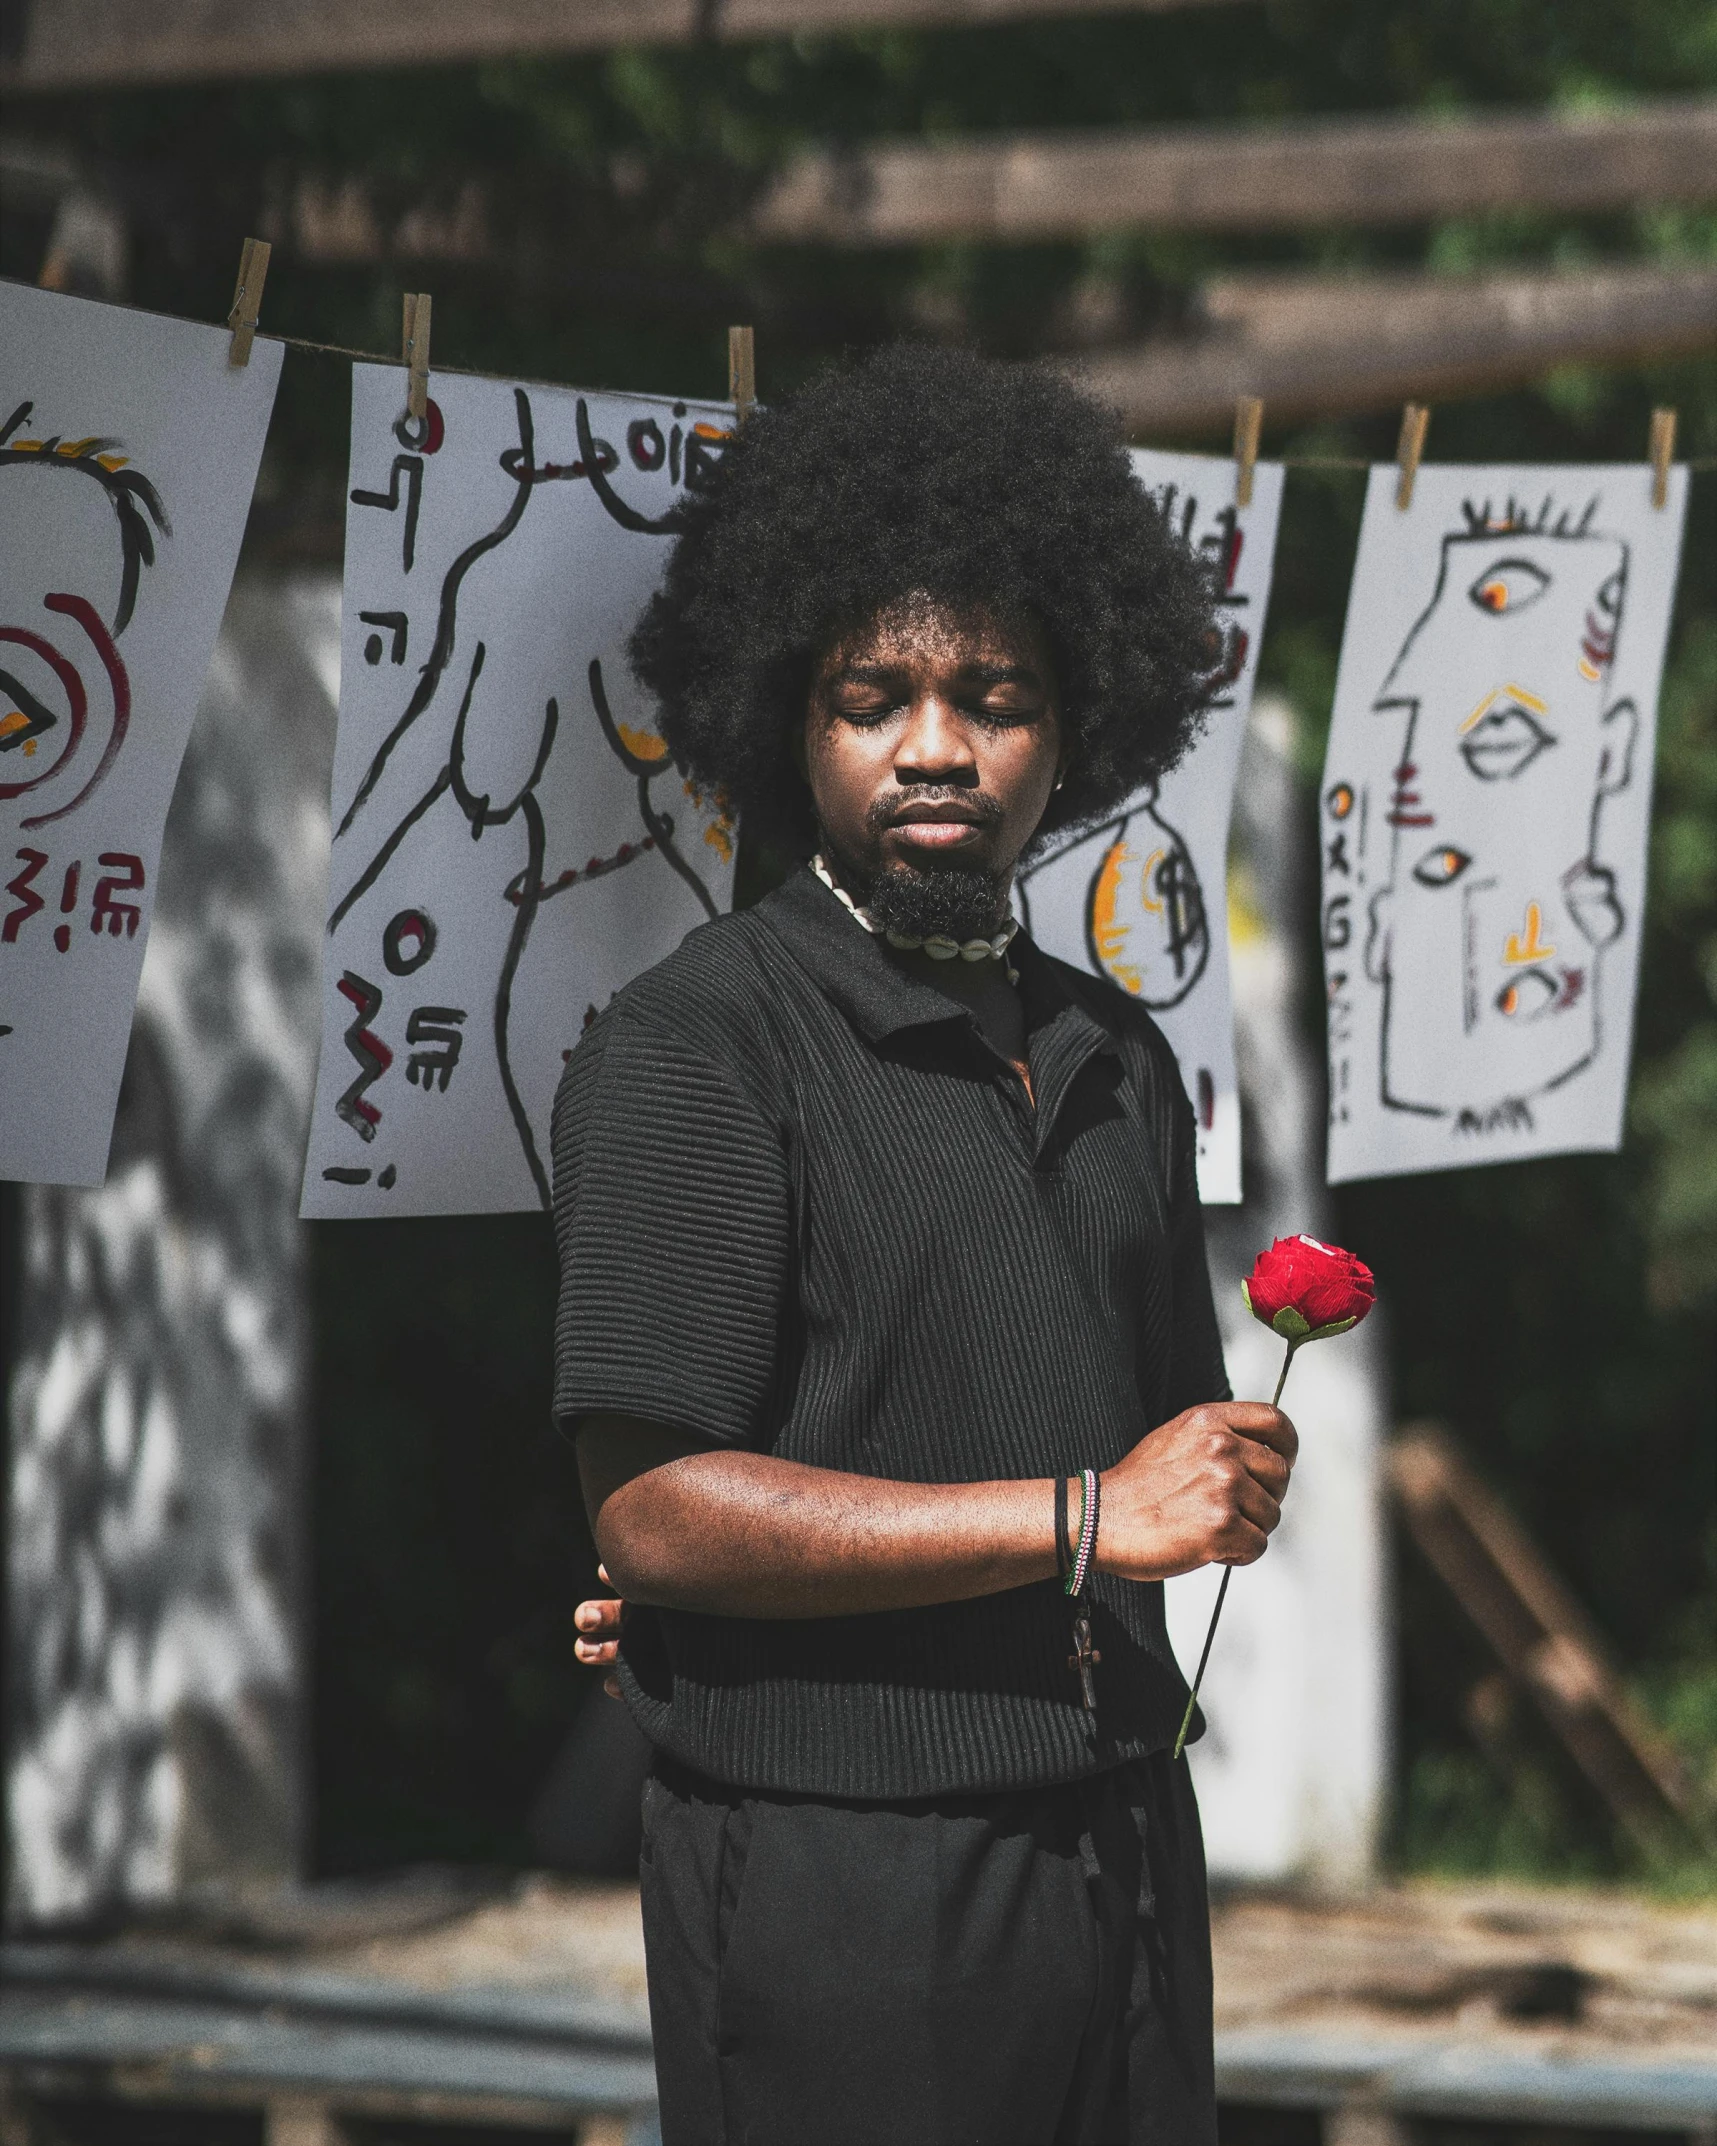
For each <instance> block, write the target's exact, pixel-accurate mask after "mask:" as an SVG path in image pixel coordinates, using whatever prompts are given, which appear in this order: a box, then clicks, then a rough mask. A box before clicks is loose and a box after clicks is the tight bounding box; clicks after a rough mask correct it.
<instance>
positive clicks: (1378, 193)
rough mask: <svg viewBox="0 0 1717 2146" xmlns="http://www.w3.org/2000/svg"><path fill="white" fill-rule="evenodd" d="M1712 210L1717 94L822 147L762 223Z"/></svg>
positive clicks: (845, 233)
mask: <svg viewBox="0 0 1717 2146" xmlns="http://www.w3.org/2000/svg"><path fill="white" fill-rule="evenodd" d="M1714 199H1717V98H1709V97H1703V98H1663V99H1658V100H1656V101H1654V102H1651V103H1649V104H1646V105H1642V106H1636V107H1635V108H1634V109H1633V110H1631V111H1626V112H1604V113H1552V112H1486V113H1470V114H1468V115H1466V116H1465V117H1462V118H1458V119H1447V120H1436V119H1427V118H1425V117H1424V116H1422V115H1421V114H1417V113H1387V114H1382V115H1378V116H1374V117H1369V118H1363V119H1311V120H1307V119H1296V120H1285V121H1281V122H1278V123H1276V124H1273V125H1271V126H1268V127H1263V126H1255V125H1248V126H1201V127H1163V128H1155V129H1151V130H1149V131H1145V130H1133V131H1130V132H1126V133H1120V132H1097V131H1092V132H1090V133H1079V134H1071V133H1069V134H1018V135H1007V136H1001V137H997V138H993V139H988V140H976V141H955V142H916V141H915V142H890V143H877V144H874V145H872V146H870V147H868V148H857V149H853V150H851V151H833V150H814V151H808V152H806V153H805V154H804V155H802V156H800V157H798V158H796V159H795V160H794V161H793V162H792V163H790V164H789V165H788V166H787V167H786V169H785V170H784V171H783V172H782V174H781V176H780V178H779V179H778V180H777V181H776V183H775V184H774V186H773V187H772V188H771V189H770V191H769V192H768V193H767V194H766V195H765V196H764V198H763V199H762V201H761V202H760V203H759V204H758V206H757V208H756V210H755V211H754V212H753V215H752V218H751V222H750V229H751V231H752V232H753V233H754V234H755V235H756V236H758V237H760V238H767V239H777V240H795V241H814V242H816V243H819V244H822V245H835V246H902V245H923V244H927V243H933V242H936V241H938V240H947V239H991V240H997V241H1008V240H1014V241H1019V240H1029V239H1055V238H1078V237H1081V236H1083V235H1085V234H1087V233H1089V232H1093V231H1111V230H1123V229H1127V228H1144V227H1155V228H1157V229H1161V230H1177V231H1268V230H1293V229H1297V228H1300V227H1302V226H1317V225H1336V224H1395V223H1416V222H1427V221H1431V220H1434V219H1437V218H1442V217H1449V216H1471V215H1478V214H1482V213H1483V212H1484V211H1486V210H1490V209H1503V208H1508V209H1544V210H1550V211H1553V212H1557V213H1565V214H1572V213H1575V212H1585V211H1591V210H1603V209H1625V208H1633V207H1636V206H1638V205H1639V204H1641V203H1644V202H1652V201H1710V200H1714Z"/></svg>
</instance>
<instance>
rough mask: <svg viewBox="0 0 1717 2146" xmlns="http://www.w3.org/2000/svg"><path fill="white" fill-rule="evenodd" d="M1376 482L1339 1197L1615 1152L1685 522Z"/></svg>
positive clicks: (1348, 749)
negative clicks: (1662, 692)
mask: <svg viewBox="0 0 1717 2146" xmlns="http://www.w3.org/2000/svg"><path fill="white" fill-rule="evenodd" d="M1395 479H1396V473H1395V471H1394V469H1393V468H1392V467H1387V466H1380V467H1377V468H1374V469H1373V470H1372V472H1371V477H1370V483H1369V487H1368V490H1367V493H1366V502H1365V519H1364V522H1363V524H1362V527H1361V531H1360V540H1359V556H1358V559H1357V562H1356V564H1355V569H1354V577H1353V588H1352V593H1351V595H1350V596H1349V599H1348V612H1347V625H1346V630H1345V632H1344V635H1343V639H1342V652H1341V667H1340V671H1339V674H1338V679H1337V685H1336V701H1335V713H1334V718H1333V721H1332V725H1331V730H1330V741H1329V752H1328V757H1327V760H1326V763H1325V768H1324V783H1323V794H1322V799H1321V803H1320V822H1321V830H1322V878H1323V943H1324V969H1325V984H1326V989H1327V995H1328V1001H1329V1052H1330V1144H1329V1177H1330V1182H1331V1183H1332V1184H1336V1183H1340V1182H1341V1181H1343V1180H1344V1179H1347V1178H1356V1177H1388V1176H1395V1175H1400V1174H1405V1173H1409V1172H1413V1171H1420V1170H1446V1169H1453V1168H1457V1167H1460V1166H1463V1165H1466V1164H1469V1163H1478V1162H1511V1161H1515V1160H1518V1159H1519V1158H1521V1157H1523V1156H1529V1155H1557V1154H1567V1153H1570V1152H1574V1151H1577V1150H1581V1149H1614V1148H1616V1147H1619V1146H1620V1144H1621V1133H1622V1111H1623V1104H1624V1101H1625V1098H1626V1091H1627V1074H1628V1057H1629V1047H1630V1043H1631V1033H1632V1025H1633V1004H1634V991H1635V985H1636V981H1637V977H1638V970H1639V949H1640V917H1641V912H1642V909H1643V906H1644V898H1645V869H1646V843H1647V835H1648V830H1649V823H1650V813H1651V771H1652V756H1653V743H1654V738H1655V733H1656V723H1657V694H1658V685H1659V682H1660V680H1661V677H1662V673H1663V657H1664V646H1665V642H1666V640H1667V637H1668V631H1669V617H1670V606H1671V602H1672V599H1673V596H1674V590H1675V574H1676V564H1677V559H1678V555H1679V551H1680V542H1681V525H1682V518H1683V514H1684V511H1685V507H1686V497H1687V479H1686V472H1685V471H1684V470H1676V471H1672V472H1671V476H1670V487H1669V495H1668V502H1667V504H1666V505H1665V506H1664V507H1662V508H1654V507H1653V506H1652V503H1651V471H1650V470H1649V469H1648V468H1645V467H1632V466H1626V465H1624V466H1619V467H1618V466H1613V465H1612V466H1610V467H1604V468H1567V467H1563V468H1553V469H1527V468H1462V467H1454V466H1442V467H1432V468H1424V469H1421V471H1420V472H1419V478H1418V483H1417V486H1416V488H1415V492H1414V497H1413V503H1412V506H1411V507H1410V508H1409V509H1408V510H1406V511H1405V512H1403V511H1401V510H1400V509H1398V508H1397V507H1396V505H1395V501H1394V488H1395Z"/></svg>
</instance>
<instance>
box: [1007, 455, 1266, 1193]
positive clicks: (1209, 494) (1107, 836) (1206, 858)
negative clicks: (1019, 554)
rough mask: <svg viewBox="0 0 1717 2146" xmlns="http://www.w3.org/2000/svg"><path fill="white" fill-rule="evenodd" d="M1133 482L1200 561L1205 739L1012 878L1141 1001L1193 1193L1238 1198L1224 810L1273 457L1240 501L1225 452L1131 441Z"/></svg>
mask: <svg viewBox="0 0 1717 2146" xmlns="http://www.w3.org/2000/svg"><path fill="white" fill-rule="evenodd" d="M1132 460H1133V468H1134V471H1135V472H1136V474H1137V476H1138V479H1139V482H1140V483H1141V484H1143V485H1144V486H1145V487H1146V489H1147V490H1148V491H1149V492H1151V493H1152V495H1153V496H1154V497H1155V498H1157V499H1158V500H1160V501H1161V502H1162V504H1163V506H1164V508H1165V510H1166V511H1167V513H1168V515H1169V517H1170V519H1171V521H1172V522H1173V524H1174V526H1175V527H1176V528H1177V529H1178V530H1179V532H1180V533H1181V535H1182V536H1183V538H1184V539H1185V541H1186V542H1187V543H1189V544H1191V545H1192V546H1194V547H1195V549H1197V550H1198V551H1200V552H1201V553H1202V554H1203V555H1204V556H1205V557H1206V558H1207V559H1208V560H1209V561H1210V563H1211V567H1212V570H1213V574H1214V578H1215V580H1216V584H1217V589H1218V599H1217V601H1218V616H1219V618H1220V620H1221V623H1222V636H1223V638H1222V647H1221V650H1220V653H1219V658H1218V661H1219V665H1220V680H1219V685H1218V689H1217V692H1216V695H1215V698H1214V700H1213V701H1212V703H1211V707H1210V712H1209V716H1208V718H1207V720H1206V723H1205V728H1204V731H1203V733H1202V735H1201V736H1200V737H1199V738H1198V739H1197V740H1196V742H1195V743H1194V745H1193V747H1192V750H1191V751H1190V752H1189V753H1188V754H1187V756H1186V758H1185V759H1184V760H1183V761H1182V762H1181V764H1180V765H1179V766H1178V767H1176V768H1172V769H1171V770H1170V771H1169V773H1168V774H1167V775H1166V776H1164V778H1163V779H1162V781H1161V782H1160V783H1156V784H1152V785H1150V786H1149V787H1148V788H1147V789H1145V790H1143V791H1141V792H1140V793H1139V795H1138V796H1136V797H1133V798H1130V799H1129V800H1128V801H1127V803H1126V804H1125V805H1123V806H1122V808H1121V810H1120V811H1119V812H1117V813H1116V814H1114V815H1113V816H1112V817H1111V818H1110V819H1108V820H1106V821H1104V823H1103V824H1102V825H1101V826H1100V827H1096V828H1088V829H1086V830H1084V831H1083V832H1081V833H1079V834H1076V835H1074V836H1072V837H1071V838H1063V839H1061V840H1058V841H1057V842H1054V843H1052V844H1051V845H1050V847H1049V849H1048V850H1047V851H1046V853H1045V854H1044V855H1042V856H1040V857H1036V858H1033V859H1032V860H1031V861H1030V862H1029V863H1028V864H1027V865H1026V867H1025V868H1024V870H1022V872H1021V873H1020V877H1019V903H1018V906H1019V909H1020V913H1021V915H1022V916H1023V918H1024V919H1025V922H1026V924H1027V926H1028V928H1029V929H1030V931H1031V933H1032V936H1033V937H1034V938H1035V939H1036V940H1037V942H1038V944H1039V945H1040V946H1042V947H1043V948H1044V949H1045V950H1046V951H1047V952H1049V953H1051V954H1057V955H1059V956H1060V958H1061V959H1062V960H1063V961H1071V962H1075V963H1077V964H1078V965H1079V966H1080V967H1081V968H1085V969H1089V970H1090V971H1091V973H1092V974H1093V975H1095V976H1107V977H1108V978H1109V979H1110V981H1111V982H1113V983H1117V984H1119V985H1120V987H1121V989H1122V990H1123V991H1126V992H1128V993H1130V994H1131V995H1132V996H1133V997H1135V998H1137V999H1139V1000H1140V1001H1141V1002H1142V1003H1143V1004H1144V1005H1146V1006H1148V1007H1149V1008H1150V1010H1151V1012H1152V1014H1153V1015H1154V1016H1155V1018H1156V1021H1157V1024H1158V1026H1159V1027H1160V1028H1161V1029H1162V1031H1163V1033H1164V1034H1165V1035H1166V1036H1167V1038H1168V1040H1169V1042H1170V1044H1171V1045H1172V1046H1173V1048H1174V1053H1175V1056H1176V1058H1177V1059H1178V1060H1179V1062H1180V1069H1181V1075H1182V1078H1183V1079H1184V1080H1185V1082H1186V1091H1187V1094H1188V1096H1189V1097H1190V1099H1191V1101H1192V1106H1193V1115H1194V1118H1195V1120H1196V1122H1197V1127H1198V1189H1199V1194H1200V1197H1201V1198H1203V1199H1204V1200H1205V1201H1207V1202H1211V1201H1214V1202H1232V1201H1236V1200H1238V1199H1239V1198H1240V1097H1239V1090H1238V1087H1237V1085H1236V1081H1235V1072H1234V1004H1233V998H1232V994H1231V992H1230V989H1229V979H1228V889H1227V867H1228V822H1229V818H1230V815H1231V813H1232V811H1233V805H1234V782H1235V777H1236V776H1237V774H1238V773H1239V769H1240V746H1241V741H1242V740H1243V738H1244V736H1245V733H1246V721H1247V716H1248V713H1249V711H1250V709H1251V706H1252V689H1253V686H1254V684H1255V682H1256V680H1257V675H1258V650H1259V646H1260V644H1261V642H1262V640H1263V636H1264V614H1265V611H1266V608H1267V606H1268V604H1269V600H1270V574H1271V569H1272V567H1273V564H1274V561H1275V551H1276V524H1277V522H1278V520H1279V518H1280V515H1281V510H1282V466H1281V464H1280V463H1279V462H1260V463H1258V464H1257V465H1256V467H1255V470H1254V473H1253V488H1252V498H1251V501H1250V503H1249V504H1248V505H1247V506H1244V507H1242V506H1240V505H1238V504H1237V499H1236V494H1237V489H1238V474H1239V473H1238V470H1237V468H1236V465H1235V464H1234V463H1233V462H1232V461H1229V460H1228V459H1226V458H1225V457H1221V458H1219V457H1217V456H1214V455H1180V454H1158V453H1155V452H1152V451H1150V450H1136V451H1135V452H1134V454H1133V458H1132Z"/></svg>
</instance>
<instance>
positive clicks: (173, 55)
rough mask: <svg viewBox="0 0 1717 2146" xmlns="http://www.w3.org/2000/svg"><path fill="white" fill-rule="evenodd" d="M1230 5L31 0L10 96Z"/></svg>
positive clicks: (919, 0)
mask: <svg viewBox="0 0 1717 2146" xmlns="http://www.w3.org/2000/svg"><path fill="white" fill-rule="evenodd" d="M1223 4H1225V0H364V4H363V5H361V6H359V5H355V4H353V0H148V5H147V6H139V5H138V4H137V0H29V4H28V5H26V6H23V7H22V8H21V10H20V12H21V13H22V16H23V28H22V32H21V34H19V33H17V32H14V36H15V37H16V39H17V49H16V50H15V52H9V53H8V54H7V55H6V59H5V61H4V63H3V64H0V88H4V89H10V90H14V91H16V90H60V89H93V88H109V87H123V86H125V85H127V84H132V83H143V82H167V81H178V82H190V81H221V80H229V79H233V78H236V77H240V76H245V75H266V74H312V73H318V72H323V71H326V70H329V69H334V68H353V67H403V66H413V65H423V64H424V63H426V62H434V61H457V60H475V59H487V58H494V57H496V56H497V55H502V54H511V53H526V52H578V51H590V50H595V49H600V48H601V47H603V46H607V45H621V44H627V45H648V44H690V43H692V42H693V41H694V40H695V39H697V38H699V37H717V38H722V39H735V40H737V39H741V38H752V37H770V36H779V35H784V34H788V33H792V32H798V31H807V30H811V31H825V32H839V31H843V30H863V29H876V28H880V27H887V26H890V25H893V26H897V27H902V26H909V25H910V26H915V27H925V28H931V27H937V26H943V27H946V26H955V27H959V26H971V27H978V26H983V25H987V24H993V23H998V22H1003V21H1009V20H1016V19H1019V18H1023V17H1029V16H1059V15H1075V14H1079V15H1095V14H1113V13H1158V12H1164V11H1167V10H1169V9H1173V8H1185V7H1194V6H1206V7H1208V6H1219V5H1223Z"/></svg>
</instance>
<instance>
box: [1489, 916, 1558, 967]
mask: <svg viewBox="0 0 1717 2146" xmlns="http://www.w3.org/2000/svg"><path fill="white" fill-rule="evenodd" d="M1543 929H1544V917H1543V913H1542V911H1541V910H1540V909H1539V906H1538V904H1537V903H1536V902H1528V903H1527V905H1526V930H1525V932H1524V933H1521V932H1513V931H1511V932H1510V933H1509V935H1508V938H1507V939H1506V940H1505V941H1504V943H1503V949H1502V958H1503V960H1504V961H1506V962H1507V963H1508V965H1509V967H1510V968H1511V969H1529V968H1531V967H1532V966H1533V965H1534V964H1535V963H1536V962H1540V961H1554V960H1555V958H1556V949H1555V948H1554V947H1553V946H1549V945H1546V944H1545V942H1544V940H1543V938H1542V937H1541V936H1540V934H1541V933H1542V932H1543Z"/></svg>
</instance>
